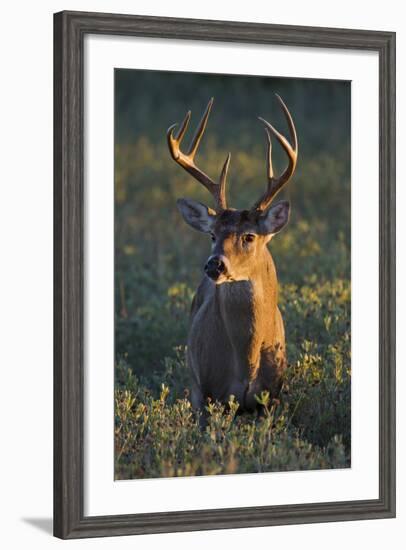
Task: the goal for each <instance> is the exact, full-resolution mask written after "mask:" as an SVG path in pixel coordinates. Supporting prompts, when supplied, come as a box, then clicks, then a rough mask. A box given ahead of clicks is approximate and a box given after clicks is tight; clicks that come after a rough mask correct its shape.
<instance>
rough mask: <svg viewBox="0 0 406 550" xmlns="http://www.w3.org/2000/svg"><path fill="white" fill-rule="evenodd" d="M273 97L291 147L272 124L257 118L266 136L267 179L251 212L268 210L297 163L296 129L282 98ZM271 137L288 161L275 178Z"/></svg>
mask: <svg viewBox="0 0 406 550" xmlns="http://www.w3.org/2000/svg"><path fill="white" fill-rule="evenodd" d="M275 95H276V97H277V99H278V101H279V103H280V105H281V107H282V110H283V112H284V114H285V118H286V121H287V123H288V126H289V132H290V138H291V141H292V145H291V144H290V143H289V142H288V140H287V139H286V138H285V136H283V135H282V134H281V133H280V132H278V130H276V129H275V128H274V127H273V126H272V124H270V123H269V122H268V121H267V120H265V119H263V118H261V117H258V118H259V120H261V122H263V123H264V125H265V132H266V136H267V177H268V186H267V189H266V191H265V193H264V194H263V195H262V197H261V198H260V199H259V200H258V201H257V202H256V203H255V205H254V206H253V210H259V211H263V210H266V208H268V206H269V205H270V204H271V202H272V200H273V199H274V198H275V196H276V195H277V193H279V191H280V190H281V189H282V187H284V186H285V185H286V184H287V182H288V181H289V180H290V178H291V177H292V175H293V173H294V171H295V169H296V163H297V155H298V142H297V135H296V128H295V125H294V123H293V119H292V116H291V114H290V112H289V110H288V108H287V107H286V105H285V103H284V102H283V101H282V98H281V97H280V96H279V95H277V94H275ZM271 135H273V136H274V137H276V139H277V140H278V141H279V143H280V145H281V146H282V148H283V149H284V150H285V152H286V153H287V155H288V160H289V162H288V166H287V167H286V169H285V170H284V172H283V173H282V174H281V175H280V176H279V177H275V176H274V173H273V166H272V142H271Z"/></svg>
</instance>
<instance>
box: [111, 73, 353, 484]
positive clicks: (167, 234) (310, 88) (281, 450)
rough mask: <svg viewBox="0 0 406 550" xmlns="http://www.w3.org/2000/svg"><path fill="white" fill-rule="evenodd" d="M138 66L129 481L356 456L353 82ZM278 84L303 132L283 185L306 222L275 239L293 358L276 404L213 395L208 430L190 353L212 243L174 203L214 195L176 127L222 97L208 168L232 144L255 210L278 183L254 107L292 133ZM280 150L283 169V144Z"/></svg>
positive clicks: (125, 249) (242, 196)
mask: <svg viewBox="0 0 406 550" xmlns="http://www.w3.org/2000/svg"><path fill="white" fill-rule="evenodd" d="M134 73H135V72H134V71H117V72H116V150H115V205H116V206H115V283H116V284H115V303H116V308H115V309H116V311H115V315H116V317H115V327H116V328H115V341H116V364H115V396H114V398H115V477H116V479H130V478H152V477H169V476H188V475H208V474H226V473H248V472H266V471H281V470H299V469H320V468H344V467H348V466H350V457H351V447H350V440H351V408H350V405H351V332H350V329H351V287H350V219H351V216H350V179H349V178H350V143H349V119H350V113H349V103H350V102H349V97H350V94H349V85H348V84H347V83H331V82H327V81H325V82H323V81H318V82H316V81H293V80H290V81H289V80H284V81H283V80H280V79H252V78H251V79H250V78H246V77H235V78H234V77H233V78H231V79H230V78H228V79H227V78H223V77H220V76H210V77H207V76H202V75H195V76H192V77H191V76H190V75H176V74H173V73H167V74H166V75H159V74H156V73H152V72H142V71H141V72H137V74H134ZM163 88H164V89H165V96H163V94H162V89H163ZM179 90H181V93H180V92H179ZM274 91H276V92H279V93H281V95H282V96H283V97H284V99H285V101H286V103H287V104H288V106H289V108H290V109H291V112H292V113H293V115H294V117H295V122H296V126H297V130H298V135H299V143H300V156H299V163H298V167H297V172H296V174H295V176H294V178H293V180H292V182H291V183H290V184H289V186H288V189H286V192H284V196H283V198H288V199H289V200H290V201H291V205H292V215H291V220H290V223H289V224H288V226H287V227H286V228H285V229H284V230H283V231H282V232H281V233H280V234H279V235H277V236H276V237H275V238H274V239H273V240H272V242H271V245H270V250H271V253H272V255H273V257H274V261H275V264H276V267H277V271H278V279H279V283H280V297H279V304H280V308H281V311H282V314H283V318H284V322H285V330H286V340H287V352H288V368H287V371H286V376H285V381H284V385H283V389H282V393H281V395H280V399H279V400H278V401H273V402H271V401H270V400H269V397H268V395H267V394H262V395H261V396H258V399H259V400H260V401H261V402H262V404H263V405H264V411H265V412H264V414H263V415H262V416H260V417H258V416H257V415H256V414H238V412H237V409H238V405H237V404H236V403H235V402H233V401H231V402H230V403H229V406H228V407H227V410H225V409H224V407H222V406H220V405H219V404H218V403H208V404H207V407H208V411H209V421H208V425H207V427H206V429H205V430H203V431H201V430H200V429H199V427H198V424H197V422H196V418H195V415H194V414H193V411H192V409H191V406H190V403H189V400H188V396H189V373H188V369H187V367H186V365H185V359H184V358H185V345H186V337H187V327H188V315H189V310H190V304H191V301H192V298H193V294H194V290H195V288H196V286H197V284H198V282H199V279H200V278H201V276H202V266H203V265H204V261H205V259H206V258H207V256H208V253H209V249H210V243H209V240H210V239H209V238H208V237H207V236H205V235H202V234H198V233H196V232H194V231H193V230H192V229H190V228H189V227H188V226H186V225H185V223H184V222H183V220H182V219H181V217H180V215H179V213H178V211H177V209H176V206H175V204H176V199H177V198H179V197H189V198H195V199H198V200H201V201H202V202H206V203H208V204H209V205H211V199H210V197H209V196H208V193H207V192H206V191H205V190H204V189H201V187H202V186H199V184H198V183H197V182H196V181H194V180H193V179H192V178H191V177H190V176H189V175H187V174H186V173H185V172H183V171H182V170H181V169H180V168H179V167H178V166H176V164H175V163H174V162H173V161H172V160H171V159H170V158H169V154H168V151H167V146H166V141H165V130H166V128H167V127H168V126H169V125H170V124H171V123H173V122H176V121H179V119H180V118H181V117H182V116H183V114H184V112H185V111H186V109H187V108H189V107H191V108H192V112H193V115H194V117H193V121H192V126H193V122H196V121H197V119H198V117H199V116H200V112H201V111H202V109H203V108H204V107H205V104H206V103H207V99H208V98H209V97H210V96H211V95H214V96H215V98H216V99H215V105H214V110H213V113H212V115H211V119H210V121H209V126H208V130H207V132H206V133H207V135H206V136H205V138H204V140H203V141H202V145H201V152H200V155H199V159H200V160H199V164H200V165H201V166H202V168H203V169H204V170H205V171H207V172H208V173H209V174H211V175H213V176H214V177H216V176H217V175H218V173H219V169H220V167H221V165H222V162H223V160H224V158H225V156H226V154H227V152H228V151H231V153H232V161H231V167H230V177H229V197H230V201H229V202H231V204H232V205H233V206H235V207H237V208H241V207H248V206H250V205H251V204H252V203H253V202H254V200H255V199H256V198H257V197H258V196H259V194H260V192H261V191H262V190H263V188H264V186H265V154H264V151H265V143H264V136H263V131H262V129H261V127H260V125H259V124H258V122H256V121H255V116H256V115H258V114H261V115H262V116H264V117H265V118H268V120H271V121H272V122H273V123H275V125H276V126H277V127H278V128H280V129H283V130H284V129H285V126H284V123H283V119H282V117H281V116H280V113H279V112H278V110H277V108H276V107H275V105H276V103H275V101H274V100H273V99H272V93H273V92H274ZM180 96H181V97H180ZM247 96H249V97H250V98H251V99H252V101H250V102H249V106H247V102H246V101H245V103H244V101H243V99H244V98H246V97H247ZM230 97H232V98H233V99H232V100H230V99H229V98H230ZM226 98H228V100H226ZM158 99H159V101H158ZM140 105H142V106H143V109H139V106H140ZM137 107H138V109H137ZM284 131H285V130H284ZM275 157H276V167H277V169H280V168H281V167H282V168H283V164H282V163H283V162H284V159H283V157H282V155H280V154H279V152H278V151H277V150H276V147H275ZM281 198H282V196H281Z"/></svg>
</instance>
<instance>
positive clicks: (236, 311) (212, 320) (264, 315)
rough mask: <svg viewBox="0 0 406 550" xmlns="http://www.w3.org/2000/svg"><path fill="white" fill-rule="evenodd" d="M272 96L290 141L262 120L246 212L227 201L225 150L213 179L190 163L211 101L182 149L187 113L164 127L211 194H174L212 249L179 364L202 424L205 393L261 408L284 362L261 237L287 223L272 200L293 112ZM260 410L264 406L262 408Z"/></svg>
mask: <svg viewBox="0 0 406 550" xmlns="http://www.w3.org/2000/svg"><path fill="white" fill-rule="evenodd" d="M275 95H276V98H277V100H278V102H279V104H280V106H281V108H282V111H283V113H284V115H285V118H286V121H287V125H288V128H289V133H290V142H289V141H288V140H287V139H286V137H285V136H284V135H282V134H281V133H280V132H279V131H278V130H276V129H275V128H274V127H273V126H272V125H271V124H270V123H269V122H267V121H266V120H265V119H263V118H261V117H258V118H259V120H260V121H261V122H262V123H263V125H264V129H265V134H266V151H267V154H266V159H267V160H266V172H267V186H266V189H265V192H264V193H263V195H262V196H261V197H260V198H259V199H258V200H257V201H256V202H255V203H254V205H253V206H252V207H251V208H249V209H248V210H237V209H234V208H230V207H228V206H227V200H226V179H227V172H228V168H229V165H230V159H231V154H230V153H228V155H227V158H226V160H225V162H224V165H223V167H222V170H221V173H220V177H219V179H218V181H214V180H213V179H212V178H210V177H209V176H208V175H207V174H206V173H205V172H204V171H203V170H201V169H200V168H199V167H198V166H197V165H196V164H195V156H196V153H197V150H198V147H199V144H200V141H201V139H202V137H203V134H204V132H205V129H206V126H207V121H208V118H209V115H210V111H211V108H212V105H213V101H214V98H211V99H210V101H209V103H208V105H207V107H206V110H205V111H204V114H203V116H202V118H201V120H200V123H199V124H198V127H197V129H196V132H195V135H194V137H193V139H192V141H191V144H190V147H189V149H188V150H187V152H183V151H182V150H181V143H182V140H183V138H184V136H185V134H186V131H187V128H188V125H189V121H190V119H191V111H188V113H187V114H186V117H185V118H184V120H183V122H182V124H181V125H180V128H179V130H178V132H177V133H176V135H175V128H176V127H177V126H178V124H173V125H172V126H170V128H169V129H168V130H167V141H168V146H169V152H170V155H171V157H172V159H173V160H174V161H175V162H176V163H177V164H179V165H180V166H181V167H182V168H183V169H184V170H186V171H187V172H188V173H189V174H190V175H191V176H193V177H194V178H195V179H196V180H197V181H198V182H199V183H201V184H202V185H203V186H204V187H205V188H206V189H207V190H208V191H209V193H210V194H211V195H212V197H213V199H214V202H215V206H214V208H211V207H209V206H206V205H205V204H202V203H200V202H198V201H196V200H192V199H185V198H180V199H178V200H177V207H178V210H179V212H180V214H181V215H182V217H183V219H184V221H185V222H186V223H187V224H188V225H189V226H191V227H192V228H193V229H195V230H197V231H200V232H202V233H206V234H208V235H210V237H211V240H212V248H211V254H210V256H209V257H208V259H207V262H206V264H205V266H204V275H203V278H202V280H201V282H200V284H199V286H198V288H197V291H196V293H195V295H194V298H193V300H192V306H191V312H190V323H189V332H188V337H187V347H186V362H187V366H188V369H189V370H190V373H191V389H190V401H191V405H192V408H193V409H194V410H195V411H196V412H197V413H198V414H199V416H200V418H201V419H203V420H202V421H201V422H202V424H201V425H202V426H204V425H205V420H204V419H205V417H206V416H207V411H206V406H207V402H208V399H210V400H212V401H215V402H219V403H222V404H224V405H226V406H227V403H229V401H230V398H231V396H234V398H235V399H236V401H237V403H238V406H239V411H240V412H244V411H248V412H253V411H255V410H256V411H259V410H260V409H261V404H260V403H261V401H260V399H258V396H260V395H261V394H262V392H264V391H265V392H268V394H267V395H268V396H270V398H271V399H277V397H278V395H279V394H280V390H281V387H282V383H283V374H284V371H285V369H286V366H287V357H286V346H285V329H284V323H283V319H282V315H281V312H280V309H279V307H278V281H277V274H276V269H275V264H274V261H273V259H272V255H271V253H270V251H269V249H268V246H267V245H268V243H269V242H270V241H271V240H272V238H273V237H274V236H275V235H276V234H277V233H279V231H281V230H282V229H283V227H285V225H286V224H287V223H288V221H289V215H290V204H289V202H288V201H286V200H281V201H279V202H277V203H274V204H272V203H273V200H274V198H275V196H276V195H277V194H278V193H279V192H280V191H281V189H282V188H283V187H284V186H285V185H286V184H287V183H288V182H289V180H290V179H291V177H292V176H293V174H294V172H295V169H296V164H297V158H298V140H297V135H296V129H295V125H294V123H293V119H292V116H291V114H290V112H289V110H288V108H287V107H286V105H285V103H284V102H283V100H282V99H281V97H280V96H279V95H277V94H275ZM271 136H273V137H274V138H276V140H277V141H278V142H279V144H280V145H281V147H282V148H283V150H284V151H285V152H286V155H287V157H288V165H287V167H286V168H285V170H284V171H283V172H282V174H281V175H279V176H276V175H274V170H273V165H272V141H271ZM262 409H263V407H262Z"/></svg>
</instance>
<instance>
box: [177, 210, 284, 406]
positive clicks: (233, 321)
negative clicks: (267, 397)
mask: <svg viewBox="0 0 406 550" xmlns="http://www.w3.org/2000/svg"><path fill="white" fill-rule="evenodd" d="M212 232H213V233H215V234H216V241H215V243H214V244H213V251H212V252H213V254H222V255H224V256H225V257H226V258H227V259H228V265H229V268H230V271H231V275H232V276H233V277H234V278H235V280H232V281H231V282H228V281H227V282H223V283H222V284H216V283H215V282H213V281H212V280H211V279H209V278H208V277H206V276H205V277H204V278H203V280H202V282H201V283H200V285H199V288H198V290H197V293H196V296H195V298H194V300H193V304H192V311H191V325H190V331H189V337H188V352H187V361H188V365H189V367H190V369H191V372H192V377H193V387H192V405H193V407H194V408H197V409H203V407H204V405H205V404H206V401H207V398H208V397H210V398H211V399H213V400H218V401H220V402H223V403H227V401H228V400H229V397H230V395H234V396H235V397H236V399H237V400H238V402H239V403H240V406H241V408H242V409H243V410H253V409H254V408H255V407H256V405H257V402H256V400H255V394H257V395H259V394H260V393H261V391H263V390H267V391H269V392H270V393H271V395H272V396H276V395H277V394H278V393H279V390H280V386H281V375H282V372H283V370H284V368H285V364H286V355H285V336H284V327H283V321H282V317H281V314H280V311H279V309H278V306H277V298H278V296H277V278H276V271H275V266H274V263H273V260H272V257H271V254H270V253H269V251H268V248H267V241H269V239H270V236H269V235H261V234H259V233H258V224H257V220H256V219H252V217H251V218H250V216H249V215H248V214H247V212H246V211H242V212H239V211H235V210H234V211H231V210H228V211H225V212H223V213H222V214H220V215H219V216H218V217H216V219H215V221H214V223H213V226H212ZM247 232H252V233H255V234H256V237H255V242H254V243H252V244H249V245H244V243H243V242H242V235H244V234H245V233H247Z"/></svg>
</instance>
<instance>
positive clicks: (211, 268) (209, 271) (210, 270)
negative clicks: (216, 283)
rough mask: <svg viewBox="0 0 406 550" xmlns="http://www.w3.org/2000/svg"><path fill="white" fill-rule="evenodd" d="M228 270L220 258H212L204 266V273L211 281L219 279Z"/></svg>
mask: <svg viewBox="0 0 406 550" xmlns="http://www.w3.org/2000/svg"><path fill="white" fill-rule="evenodd" d="M225 270H226V264H225V263H224V261H223V260H222V258H221V257H220V256H210V258H209V259H208V260H207V263H206V265H205V266H204V271H205V273H206V275H207V276H208V277H210V278H211V279H214V280H216V279H218V278H219V277H220V275H221V274H222V273H224V272H225Z"/></svg>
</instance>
